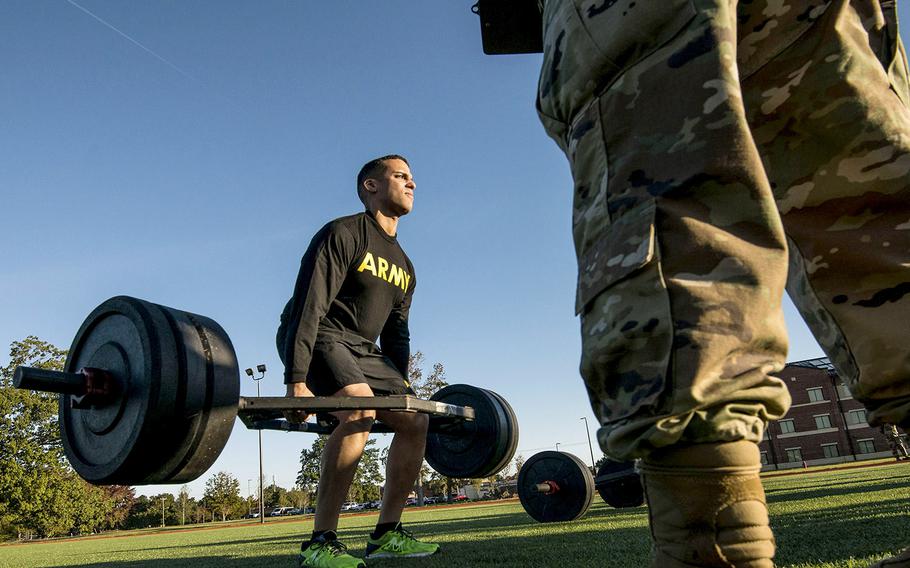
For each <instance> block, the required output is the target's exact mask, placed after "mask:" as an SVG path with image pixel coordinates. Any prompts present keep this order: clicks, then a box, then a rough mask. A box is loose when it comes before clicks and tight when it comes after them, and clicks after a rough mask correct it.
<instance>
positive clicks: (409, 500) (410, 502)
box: [404, 497, 417, 507]
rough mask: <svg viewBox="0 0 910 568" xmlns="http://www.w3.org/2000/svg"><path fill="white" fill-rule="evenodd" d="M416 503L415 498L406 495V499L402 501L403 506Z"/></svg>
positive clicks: (411, 505)
mask: <svg viewBox="0 0 910 568" xmlns="http://www.w3.org/2000/svg"><path fill="white" fill-rule="evenodd" d="M416 504H417V499H414V498H413V497H408V500H407V501H405V502H404V506H405V507H413V506H414V505H416Z"/></svg>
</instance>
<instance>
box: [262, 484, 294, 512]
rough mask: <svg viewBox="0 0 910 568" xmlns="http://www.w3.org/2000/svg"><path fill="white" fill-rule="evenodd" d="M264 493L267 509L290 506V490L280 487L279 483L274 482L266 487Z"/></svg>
mask: <svg viewBox="0 0 910 568" xmlns="http://www.w3.org/2000/svg"><path fill="white" fill-rule="evenodd" d="M262 493H263V496H264V497H265V507H266V509H271V508H274V507H287V506H288V503H289V502H288V498H287V494H288V490H287V489H285V488H284V487H279V486H278V485H276V484H274V483H272V484H271V485H269V486H267V487H266V488H264V489H263V490H262Z"/></svg>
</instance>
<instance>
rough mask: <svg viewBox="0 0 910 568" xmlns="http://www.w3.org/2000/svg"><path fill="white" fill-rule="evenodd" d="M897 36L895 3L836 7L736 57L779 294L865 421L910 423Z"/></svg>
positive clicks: (909, 171) (904, 93) (909, 306)
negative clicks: (778, 218)
mask: <svg viewBox="0 0 910 568" xmlns="http://www.w3.org/2000/svg"><path fill="white" fill-rule="evenodd" d="M793 12H798V11H796V10H794V11H793ZM793 16H795V17H799V15H798V14H794V15H793ZM753 23H758V22H753ZM741 25H742V24H741ZM896 25H897V21H896V8H895V5H894V2H893V1H892V2H889V1H887V0H881V1H879V0H862V1H859V0H857V1H848V0H840V1H836V2H831V5H830V7H829V8H828V9H827V11H826V12H825V13H824V15H822V16H821V17H820V18H819V20H818V21H817V23H816V24H815V25H814V26H813V27H812V28H811V29H810V30H808V31H807V32H806V33H805V34H803V35H802V36H801V37H800V38H799V39H798V41H795V42H794V43H793V44H792V45H791V46H790V47H787V46H780V45H779V43H780V42H778V41H775V39H774V38H773V37H772V36H769V35H768V34H767V33H762V32H758V33H754V34H752V35H751V36H750V35H749V34H745V35H744V37H743V39H741V40H740V44H741V46H744V45H746V46H748V50H747V49H740V51H739V59H740V69H741V73H742V74H743V77H742V84H743V91H744V93H745V102H746V108H747V113H748V118H749V122H750V125H751V126H752V131H753V134H754V138H755V141H756V143H757V145H758V147H759V150H760V152H761V154H762V159H763V161H764V164H765V166H766V169H767V172H768V176H769V178H770V180H771V182H772V187H773V188H774V193H775V198H776V200H777V203H778V207H779V209H780V212H781V215H782V219H783V222H784V227H785V230H786V233H787V236H788V238H789V245H790V273H789V281H788V286H787V288H788V291H789V293H790V295H791V297H792V298H793V300H794V302H795V303H796V304H797V306H799V308H800V310H801V312H802V314H803V317H804V318H805V319H806V321H807V322H808V324H809V326H810V328H811V329H812V330H813V333H814V334H815V336H816V337H817V338H818V340H819V342H820V343H821V344H822V346H823V347H824V349H825V351H826V352H827V354H828V355H829V357H830V358H831V360H832V361H833V362H834V363H835V365H836V366H837V369H838V371H839V373H840V374H841V376H843V377H845V378H846V379H847V381H848V383H849V384H850V387H851V390H852V391H853V394H854V396H855V397H856V398H857V399H858V400H860V401H862V402H863V403H865V404H866V406H867V407H868V408H869V411H870V412H869V422H870V423H871V424H877V423H880V422H888V423H901V422H903V423H904V424H907V423H908V421H910V348H908V346H907V342H906V339H905V338H906V336H907V330H908V329H910V323H908V322H910V109H908V106H907V103H908V102H910V99H908V93H910V88H908V83H907V66H906V58H905V55H904V51H903V46H902V45H901V43H900V38H899V36H898V33H897V27H896ZM742 27H746V28H747V29H759V30H760V29H761V27H759V26H753V25H748V24H747V25H742ZM781 48H786V49H784V50H783V51H782V52H780V53H779V54H776V55H775V56H774V57H770V58H769V57H767V56H763V54H769V52H770V51H771V50H772V49H781ZM753 58H754V59H753ZM756 60H757V61H756Z"/></svg>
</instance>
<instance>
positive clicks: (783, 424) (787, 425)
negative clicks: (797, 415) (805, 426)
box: [778, 420, 796, 434]
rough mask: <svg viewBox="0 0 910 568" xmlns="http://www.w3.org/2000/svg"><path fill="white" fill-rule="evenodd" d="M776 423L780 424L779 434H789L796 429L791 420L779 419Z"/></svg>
mask: <svg viewBox="0 0 910 568" xmlns="http://www.w3.org/2000/svg"><path fill="white" fill-rule="evenodd" d="M778 424H780V433H781V434H789V433H790V432H795V431H796V428H794V427H793V420H780V421H779V422H778Z"/></svg>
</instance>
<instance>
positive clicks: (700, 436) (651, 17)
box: [538, 0, 790, 458]
mask: <svg viewBox="0 0 910 568" xmlns="http://www.w3.org/2000/svg"><path fill="white" fill-rule="evenodd" d="M734 6H735V3H733V2H730V1H725V0H634V1H633V0H617V1H606V2H602V3H597V2H590V1H582V0H575V1H572V2H570V1H557V0H550V1H549V2H547V3H546V6H545V10H544V30H545V31H544V46H545V47H544V49H545V51H544V63H543V68H542V71H541V79H540V84H539V90H538V108H539V111H540V116H541V120H542V121H543V122H544V125H545V127H546V128H547V131H548V133H549V134H550V135H551V136H552V137H553V138H554V139H555V140H556V142H557V143H558V144H559V145H560V146H561V147H562V149H563V150H564V151H565V152H566V155H567V157H568V159H569V162H570V165H571V167H572V173H573V178H574V180H575V186H574V190H575V195H574V219H573V230H574V238H575V246H576V251H577V254H578V261H579V281H578V295H577V303H576V308H577V311H578V313H579V314H580V315H581V322H582V343H583V347H582V351H583V355H582V365H581V370H582V375H583V377H584V379H585V383H586V385H587V388H588V392H589V394H590V397H591V401H592V406H593V407H594V410H595V412H596V414H597V415H598V417H599V419H600V422H601V425H602V427H601V429H600V430H599V432H598V434H599V440H600V443H601V446H602V447H603V448H604V450H605V451H607V452H608V453H609V454H611V455H613V456H616V457H620V458H628V457H638V456H643V455H646V454H647V453H648V452H649V451H650V450H651V449H653V448H656V447H661V446H666V445H669V444H673V443H675V442H677V441H680V440H685V441H691V442H709V441H723V440H738V439H748V440H753V441H758V440H760V439H761V436H762V434H763V429H764V426H765V424H766V422H767V421H768V420H769V419H776V418H778V417H780V416H782V415H783V414H784V413H785V412H786V411H787V409H788V407H789V403H790V397H789V393H788V392H787V389H786V387H785V386H784V384H783V383H782V382H781V381H780V380H779V379H777V378H775V377H773V376H772V375H771V373H773V372H775V371H777V370H779V369H780V368H781V367H782V365H783V361H784V357H785V353H786V333H785V329H784V323H783V317H782V312H781V306H780V301H781V297H782V294H783V287H784V283H785V280H786V272H787V251H786V245H785V237H784V233H783V228H782V225H781V222H780V218H779V215H778V213H777V210H776V207H775V204H774V198H773V195H772V191H771V187H770V184H769V182H768V179H767V176H766V175H765V174H764V170H763V167H762V163H761V158H760V155H759V153H758V150H757V148H756V146H755V144H754V143H753V141H752V135H751V132H750V131H749V127H748V124H747V120H746V113H745V108H744V106H743V102H742V94H741V91H740V85H739V80H738V71H737V66H736V37H737V29H736V22H737V14H736V12H735V7H734Z"/></svg>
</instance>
